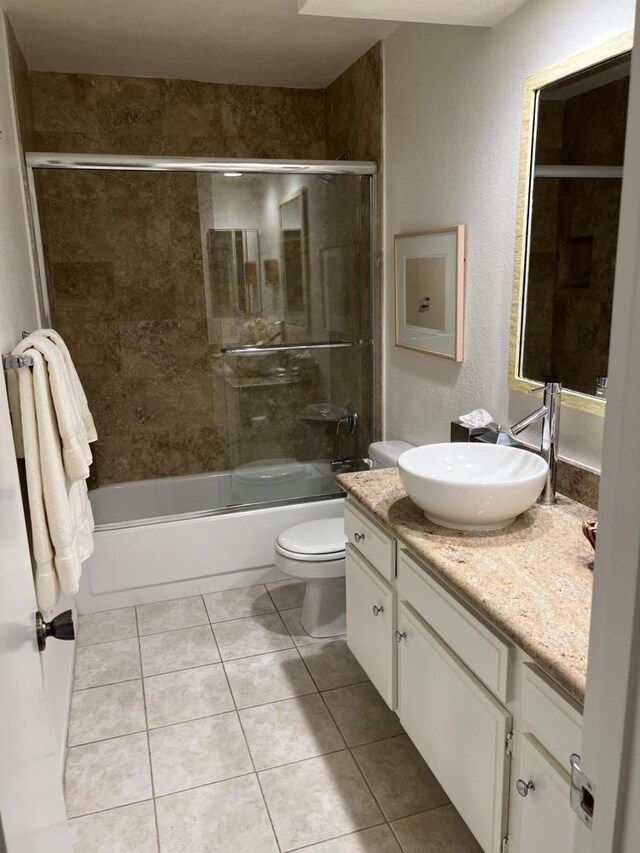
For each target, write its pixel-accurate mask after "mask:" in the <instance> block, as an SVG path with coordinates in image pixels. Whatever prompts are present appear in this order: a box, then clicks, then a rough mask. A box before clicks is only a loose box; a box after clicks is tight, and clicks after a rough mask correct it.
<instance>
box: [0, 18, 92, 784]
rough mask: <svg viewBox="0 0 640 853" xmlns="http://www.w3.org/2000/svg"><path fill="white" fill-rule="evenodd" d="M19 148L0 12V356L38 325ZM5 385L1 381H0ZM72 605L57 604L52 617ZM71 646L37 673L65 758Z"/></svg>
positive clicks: (56, 650)
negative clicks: (23, 331) (41, 676)
mask: <svg viewBox="0 0 640 853" xmlns="http://www.w3.org/2000/svg"><path fill="white" fill-rule="evenodd" d="M20 156H21V155H20V143H19V139H18V130H17V123H16V117H15V109H14V103H13V93H12V87H11V70H10V60H9V48H8V40H7V32H6V22H5V19H4V16H3V14H2V10H1V9H0V352H3V353H5V352H9V351H10V350H12V349H13V347H14V346H15V344H16V343H17V342H18V341H19V340H20V333H21V331H22V330H23V329H25V330H27V331H32V330H33V329H36V328H38V326H39V325H40V323H39V321H38V309H37V302H36V290H35V275H34V270H33V266H32V255H31V242H30V235H29V226H28V224H27V214H26V199H25V196H24V185H23V180H22V166H21V161H20ZM0 381H2V382H4V376H3V377H2V378H0ZM70 606H71V602H70V601H68V600H66V601H63V600H61V601H60V603H59V607H58V608H57V610H56V612H59V611H61V610H64V609H66V608H68V607H70ZM74 645H75V643H69V642H67V643H55V642H53V643H52V642H49V644H48V645H47V649H46V651H45V653H44V654H43V656H42V672H43V680H44V686H45V691H46V694H47V699H48V704H49V710H50V713H51V718H52V721H53V725H54V730H55V733H56V736H57V737H58V744H59V751H60V762H61V764H60V766H61V769H62V762H63V758H64V747H65V742H66V731H67V717H68V711H69V699H70V691H71V677H72V672H73V657H74Z"/></svg>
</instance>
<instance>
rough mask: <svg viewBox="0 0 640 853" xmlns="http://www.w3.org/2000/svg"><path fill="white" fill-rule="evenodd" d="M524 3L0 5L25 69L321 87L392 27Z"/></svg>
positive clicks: (340, 0) (462, 20) (330, 0)
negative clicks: (26, 66)
mask: <svg viewBox="0 0 640 853" xmlns="http://www.w3.org/2000/svg"><path fill="white" fill-rule="evenodd" d="M524 2H526V0H0V6H4V8H5V10H6V11H7V13H8V15H9V18H10V20H11V23H12V25H13V28H14V30H15V33H16V36H17V38H18V42H19V43H20V46H21V48H22V50H23V53H24V55H25V59H26V60H27V64H28V66H29V67H30V68H31V69H32V70H35V71H66V72H75V73H87V74H116V75H131V76H141V77H173V78H182V79H187V80H204V81H210V82H216V83H241V84H256V85H263V86H295V87H310V88H324V87H325V86H327V85H328V84H329V83H330V82H331V81H332V80H334V79H335V78H336V77H337V76H338V75H339V74H341V73H342V71H344V69H345V68H347V67H348V66H349V65H350V64H351V63H352V62H354V61H355V60H356V59H357V58H358V57H359V56H361V55H362V54H363V53H364V52H365V51H366V50H368V49H369V48H370V47H371V46H372V45H373V44H374V43H375V42H376V41H378V40H379V39H384V38H385V37H386V36H388V35H389V34H390V33H391V32H393V30H394V29H396V27H397V26H398V25H399V21H400V20H406V21H420V22H429V23H445V24H467V25H477V26H487V25H489V26H490V25H492V24H494V23H496V22H497V21H498V20H500V19H501V18H502V17H505V16H506V15H507V14H509V13H510V12H512V11H513V9H514V8H516V7H517V6H520V5H522V4H523V3H524ZM298 7H300V13H299V11H298Z"/></svg>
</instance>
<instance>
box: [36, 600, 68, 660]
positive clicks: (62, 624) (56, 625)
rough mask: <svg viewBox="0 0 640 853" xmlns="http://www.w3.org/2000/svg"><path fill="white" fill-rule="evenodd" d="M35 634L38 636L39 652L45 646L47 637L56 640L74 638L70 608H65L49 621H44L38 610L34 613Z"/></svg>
mask: <svg viewBox="0 0 640 853" xmlns="http://www.w3.org/2000/svg"><path fill="white" fill-rule="evenodd" d="M36 636H37V638H38V649H39V651H41V652H43V651H44V650H45V648H46V645H47V637H55V638H56V640H75V638H76V632H75V629H74V627H73V613H72V612H71V611H70V610H65V611H64V613H59V614H58V615H57V616H56V617H55V618H54V619H52V620H51V622H45V621H44V618H43V616H42V613H40V611H39V610H38V612H37V613H36Z"/></svg>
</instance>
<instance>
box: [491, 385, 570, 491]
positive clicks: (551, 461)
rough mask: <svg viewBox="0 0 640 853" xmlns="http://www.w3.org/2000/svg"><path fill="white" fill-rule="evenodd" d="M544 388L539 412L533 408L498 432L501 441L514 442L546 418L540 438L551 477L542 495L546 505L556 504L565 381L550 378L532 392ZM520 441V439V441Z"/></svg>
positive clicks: (546, 482)
mask: <svg viewBox="0 0 640 853" xmlns="http://www.w3.org/2000/svg"><path fill="white" fill-rule="evenodd" d="M539 391H544V398H543V400H542V405H541V406H540V408H539V409H536V410H535V412H531V414H530V415H527V417H526V418H522V420H520V421H518V422H517V423H515V424H513V426H511V427H508V428H507V429H506V430H504V429H501V430H500V433H499V435H498V440H497V443H498V444H510V443H512V441H513V440H514V439H515V438H516V436H518V435H520V433H521V432H524V430H525V429H527V428H528V427H530V426H533V424H535V423H537V422H538V421H542V436H541V440H540V456H542V458H543V459H544V460H545V462H546V463H547V465H548V468H547V479H546V481H545V484H544V488H543V490H542V492H541V494H540V497H539V498H538V503H539V504H542V505H543V506H552V505H553V504H555V503H556V500H557V499H556V476H557V468H558V438H559V434H560V395H561V394H562V383H561V382H547V383H546V384H545V385H544V386H542V387H540V388H532V389H531V391H529V393H530V394H536V393H537V392H539ZM516 443H519V442H516Z"/></svg>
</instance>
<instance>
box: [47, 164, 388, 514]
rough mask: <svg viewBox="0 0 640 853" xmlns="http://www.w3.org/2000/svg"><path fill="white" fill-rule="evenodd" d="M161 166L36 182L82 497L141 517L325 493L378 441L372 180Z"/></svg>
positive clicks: (58, 175)
mask: <svg viewBox="0 0 640 853" xmlns="http://www.w3.org/2000/svg"><path fill="white" fill-rule="evenodd" d="M59 159H62V160H63V159H64V158H59ZM76 159H77V158H76ZM94 159H97V160H105V161H108V159H109V158H94ZM141 159H143V158H141ZM158 162H160V163H161V167H159V168H140V169H132V168H124V169H123V168H121V167H119V164H113V165H112V166H110V165H109V164H108V162H105V163H102V162H101V163H99V166H100V168H87V167H86V165H85V166H84V167H83V168H80V169H79V168H71V167H70V165H71V164H67V165H66V166H65V167H64V168H62V167H57V168H51V167H50V166H49V167H48V168H36V169H34V175H35V181H34V184H35V189H36V195H37V205H38V214H39V227H40V235H39V236H40V240H41V249H42V262H43V268H44V272H45V279H46V294H47V296H48V301H49V304H50V311H51V323H52V325H53V326H54V327H55V328H57V329H58V330H59V331H60V332H61V333H62V334H63V336H64V337H65V339H66V340H67V343H68V345H69V347H70V350H71V353H72V356H73V358H74V360H75V362H76V365H77V367H78V370H79V373H80V376H81V379H82V381H83V383H84V385H85V388H86V391H87V395H88V398H89V403H90V406H91V408H92V409H93V411H94V413H95V418H96V421H97V427H98V433H99V441H98V443H97V445H96V446H95V465H94V469H93V477H92V485H93V486H94V488H99V489H102V488H106V487H111V486H118V485H120V484H122V483H135V484H136V486H137V487H139V492H140V493H141V494H142V491H143V486H144V488H145V489H146V492H145V494H146V493H148V494H149V495H153V499H151V498H150V500H151V503H150V504H149V508H148V511H147V512H148V514H149V513H150V514H152V515H153V514H156V515H166V514H171V513H169V512H167V511H166V510H168V509H169V507H170V505H171V504H172V501H173V502H174V504H175V505H176V506H178V511H185V512H195V511H197V512H202V511H205V510H218V509H222V508H224V507H234V506H242V505H249V504H251V505H254V504H264V503H273V502H279V501H289V500H299V499H303V498H307V499H308V498H316V497H324V496H327V495H333V494H336V493H337V492H338V489H337V487H336V485H335V481H334V476H335V473H336V472H337V471H340V470H349V469H353V468H357V467H359V466H361V465H362V458H363V457H364V456H366V453H367V447H368V444H369V441H370V440H371V431H372V397H371V385H372V354H371V344H370V340H371V319H370V315H371V201H370V200H371V181H372V177H371V175H369V174H358V173H357V171H358V170H357V164H356V168H354V173H352V174H316V173H312V172H304V171H302V170H299V171H296V170H295V167H293V166H291V167H290V168H289V171H285V172H284V173H283V171H282V170H279V168H278V165H277V164H274V169H273V172H261V173H252V172H250V171H244V172H243V171H242V166H241V165H239V166H238V168H237V169H234V170H230V169H228V170H227V174H224V173H222V172H218V171H204V170H198V169H197V168H194V169H189V168H185V166H184V161H182V163H181V166H180V168H179V169H176V170H171V168H170V165H171V164H170V163H169V162H166V163H164V162H161V161H158ZM194 166H195V164H194ZM362 171H364V169H362ZM169 486H170V488H169ZM147 487H148V488H147ZM170 492H171V495H170V494H169V493H170ZM178 493H179V494H180V499H179V500H178V501H177V503H176V501H175V496H176V495H178Z"/></svg>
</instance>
